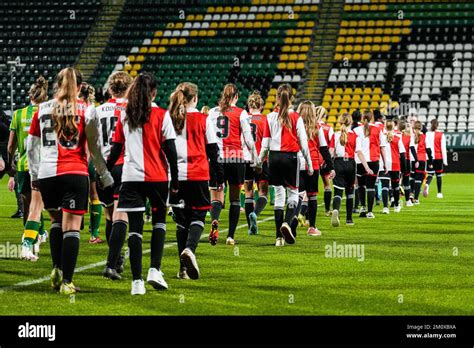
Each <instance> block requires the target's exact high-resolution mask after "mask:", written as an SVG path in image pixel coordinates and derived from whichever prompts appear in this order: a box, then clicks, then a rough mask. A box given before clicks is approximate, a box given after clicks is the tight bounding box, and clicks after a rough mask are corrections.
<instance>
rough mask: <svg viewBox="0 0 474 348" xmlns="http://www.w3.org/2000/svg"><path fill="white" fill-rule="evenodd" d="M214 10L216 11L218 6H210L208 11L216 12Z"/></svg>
mask: <svg viewBox="0 0 474 348" xmlns="http://www.w3.org/2000/svg"><path fill="white" fill-rule="evenodd" d="M214 12H216V8H215V7H214V6H209V7H208V8H207V13H214Z"/></svg>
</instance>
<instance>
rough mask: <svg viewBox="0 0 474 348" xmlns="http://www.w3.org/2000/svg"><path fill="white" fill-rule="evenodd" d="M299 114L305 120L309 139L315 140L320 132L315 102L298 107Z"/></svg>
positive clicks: (308, 102)
mask: <svg viewBox="0 0 474 348" xmlns="http://www.w3.org/2000/svg"><path fill="white" fill-rule="evenodd" d="M297 112H298V114H299V115H300V116H301V118H302V119H303V122H304V128H305V129H306V134H307V135H308V139H313V138H314V137H315V136H316V135H318V132H319V127H318V118H317V116H316V112H315V108H314V104H313V102H312V101H311V100H305V101H303V102H301V103H300V105H299V106H298V111H297Z"/></svg>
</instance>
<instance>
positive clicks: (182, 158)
mask: <svg viewBox="0 0 474 348" xmlns="http://www.w3.org/2000/svg"><path fill="white" fill-rule="evenodd" d="M166 117H170V116H169V111H167V115H166ZM215 143H217V137H216V129H215V128H214V125H213V124H212V121H211V119H210V118H209V117H207V116H206V115H205V114H202V113H200V112H199V111H198V110H197V109H188V110H187V111H186V121H185V122H184V128H183V130H182V132H181V134H177V135H176V152H177V154H178V179H179V181H207V180H209V178H210V177H209V161H208V158H207V153H206V145H207V144H215Z"/></svg>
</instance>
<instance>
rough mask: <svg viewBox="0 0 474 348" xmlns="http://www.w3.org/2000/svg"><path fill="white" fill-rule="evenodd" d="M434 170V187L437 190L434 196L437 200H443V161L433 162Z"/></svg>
mask: <svg viewBox="0 0 474 348" xmlns="http://www.w3.org/2000/svg"><path fill="white" fill-rule="evenodd" d="M434 170H435V173H436V186H437V189H438V195H437V196H436V197H437V198H443V191H442V189H443V175H444V174H443V173H444V167H443V160H435V161H434Z"/></svg>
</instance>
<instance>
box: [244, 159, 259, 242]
mask: <svg viewBox="0 0 474 348" xmlns="http://www.w3.org/2000/svg"><path fill="white" fill-rule="evenodd" d="M253 184H254V171H253V168H250V165H247V167H246V168H245V183H244V190H245V218H246V219H247V226H248V228H249V230H248V234H249V235H252V234H256V231H255V230H254V229H252V228H251V218H250V214H252V213H253V212H254V209H255V206H254V188H253V187H254V186H253ZM252 217H253V215H252ZM252 220H253V219H252ZM252 222H253V221H252ZM252 227H254V228H255V227H256V224H255V226H252Z"/></svg>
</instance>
